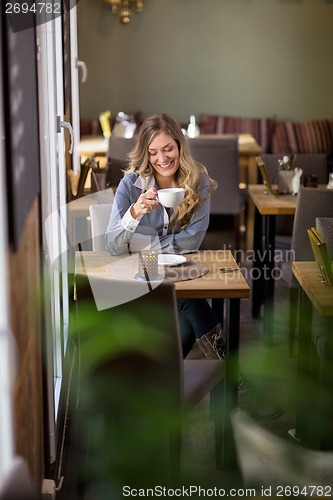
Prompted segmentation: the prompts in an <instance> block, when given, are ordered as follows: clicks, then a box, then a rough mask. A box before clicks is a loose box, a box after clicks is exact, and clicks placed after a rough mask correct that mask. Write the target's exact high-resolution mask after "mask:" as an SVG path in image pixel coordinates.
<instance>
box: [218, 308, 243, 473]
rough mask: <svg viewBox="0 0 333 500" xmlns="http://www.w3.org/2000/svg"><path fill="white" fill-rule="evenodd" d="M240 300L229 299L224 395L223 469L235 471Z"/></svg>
mask: <svg viewBox="0 0 333 500" xmlns="http://www.w3.org/2000/svg"><path fill="white" fill-rule="evenodd" d="M239 314H240V299H229V300H228V304H227V339H226V340H227V357H226V372H225V393H224V398H225V399H224V425H223V434H224V435H223V450H222V468H223V469H234V468H236V465H237V455H236V447H235V441H234V437H233V431H232V426H231V419H230V413H231V411H232V410H233V409H234V408H236V407H237V406H238V373H239V324H240V318H239Z"/></svg>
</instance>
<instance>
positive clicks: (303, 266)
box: [292, 262, 333, 450]
mask: <svg viewBox="0 0 333 500" xmlns="http://www.w3.org/2000/svg"><path fill="white" fill-rule="evenodd" d="M292 271H293V274H294V276H295V277H296V279H297V281H298V283H299V286H300V288H301V307H300V318H299V320H300V322H299V359H298V388H297V405H296V433H297V434H296V437H297V438H298V439H300V440H301V442H302V444H304V445H305V446H309V447H310V448H316V449H323V450H328V449H331V450H332V449H333V426H332V422H333V376H332V370H333V287H329V286H328V285H326V284H325V283H323V281H322V278H321V276H320V271H319V268H318V265H317V264H316V262H293V264H292ZM313 308H314V309H315V310H316V311H317V312H318V313H319V315H320V316H321V317H322V318H324V322H325V325H324V342H325V348H324V358H323V360H321V365H322V366H321V370H320V380H318V378H317V377H316V370H315V369H314V344H313V341H312V313H313Z"/></svg>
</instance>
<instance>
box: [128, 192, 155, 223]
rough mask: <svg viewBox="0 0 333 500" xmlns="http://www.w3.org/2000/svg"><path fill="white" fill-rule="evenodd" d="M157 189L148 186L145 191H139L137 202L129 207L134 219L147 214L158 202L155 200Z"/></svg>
mask: <svg viewBox="0 0 333 500" xmlns="http://www.w3.org/2000/svg"><path fill="white" fill-rule="evenodd" d="M156 197H157V191H156V189H155V188H153V187H152V188H150V189H148V191H146V192H145V193H141V194H140V196H139V198H138V200H137V202H136V203H134V204H133V205H132V207H131V215H132V217H133V218H134V219H137V218H138V217H140V216H142V215H145V214H149V213H150V212H151V211H152V210H154V208H156V207H157V206H158V205H159V203H158V201H157V200H156Z"/></svg>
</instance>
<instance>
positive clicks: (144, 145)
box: [125, 114, 217, 229]
mask: <svg viewBox="0 0 333 500" xmlns="http://www.w3.org/2000/svg"><path fill="white" fill-rule="evenodd" d="M162 132H164V133H165V134H167V135H169V136H170V137H172V138H173V139H174V140H175V141H176V143H177V145H178V149H179V168H178V170H177V172H176V176H175V179H174V187H181V188H184V189H185V197H184V201H183V203H181V204H180V205H178V206H177V207H176V208H175V209H174V211H173V213H172V216H171V218H170V224H171V226H172V227H175V226H176V225H177V226H178V227H179V228H180V229H184V228H185V227H186V226H188V224H189V223H190V221H191V219H192V217H193V215H194V213H195V209H196V206H197V205H198V204H199V203H200V202H201V200H202V199H203V197H200V196H199V195H198V184H199V180H200V177H201V176H202V175H205V176H206V177H207V178H208V179H209V181H210V189H209V194H208V196H209V195H210V193H211V192H212V191H214V190H215V189H216V188H217V182H216V181H214V180H213V179H211V178H210V177H209V175H208V172H207V169H206V168H205V167H204V166H203V165H202V164H201V163H198V162H197V161H195V160H194V159H193V158H192V155H191V151H190V147H189V144H188V142H187V139H186V137H185V136H184V134H183V132H182V129H181V128H180V126H179V125H178V123H177V122H176V121H175V120H173V119H172V118H171V117H170V116H168V115H166V114H161V115H153V116H150V117H149V118H147V119H146V120H145V121H144V122H143V124H142V125H141V127H140V130H139V133H138V135H137V138H136V143H135V146H134V148H133V149H132V151H131V152H130V153H129V168H128V169H127V170H126V172H125V173H126V174H129V173H133V172H135V173H137V174H139V175H140V176H141V177H143V178H145V179H146V180H147V178H148V177H150V176H152V175H154V169H153V167H152V165H151V163H150V162H149V153H148V149H149V146H150V144H151V142H152V141H153V140H154V139H155V137H156V136H157V135H159V134H160V133H162ZM144 189H145V188H144Z"/></svg>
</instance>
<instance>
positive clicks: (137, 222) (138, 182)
mask: <svg viewBox="0 0 333 500" xmlns="http://www.w3.org/2000/svg"><path fill="white" fill-rule="evenodd" d="M152 186H154V187H155V189H156V190H158V186H157V185H156V182H155V178H154V176H152V177H150V178H148V179H147V181H146V185H145V180H144V179H143V178H142V177H140V176H139V175H138V174H136V173H131V174H126V175H124V177H123V179H122V180H121V181H120V183H119V186H118V188H117V191H116V194H115V198H114V202H113V205H112V211H111V216H110V220H109V224H108V227H107V231H106V235H105V238H106V249H107V250H108V252H109V253H110V254H111V255H121V254H124V253H128V252H129V251H130V252H137V251H140V250H142V249H144V248H146V249H156V250H157V251H160V252H163V253H176V254H182V253H187V252H195V251H197V250H198V249H199V247H200V245H201V243H202V240H203V239H204V237H205V234H206V231H207V228H208V224H209V214H210V198H209V189H210V181H209V179H208V177H206V176H205V175H202V176H201V178H200V180H199V185H198V194H199V196H200V197H203V198H205V199H203V200H202V201H201V202H200V204H199V205H198V206H197V209H196V212H195V215H194V217H193V218H192V220H191V222H190V224H189V225H188V226H187V227H186V228H185V229H183V230H177V228H176V229H174V231H173V232H171V229H170V226H169V215H168V213H167V211H166V209H165V208H164V207H163V206H162V205H159V206H158V207H157V208H155V209H154V210H152V211H151V212H150V213H147V214H145V215H143V216H142V217H141V218H138V219H134V218H133V217H132V216H131V213H130V208H131V206H132V205H133V203H135V202H136V201H137V199H138V198H139V196H140V194H141V193H142V190H143V189H147V190H148V189H150V188H151V187H152ZM169 210H172V209H169ZM170 215H171V214H170Z"/></svg>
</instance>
